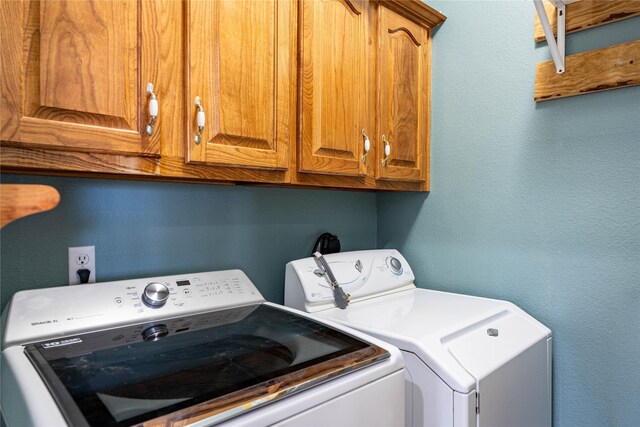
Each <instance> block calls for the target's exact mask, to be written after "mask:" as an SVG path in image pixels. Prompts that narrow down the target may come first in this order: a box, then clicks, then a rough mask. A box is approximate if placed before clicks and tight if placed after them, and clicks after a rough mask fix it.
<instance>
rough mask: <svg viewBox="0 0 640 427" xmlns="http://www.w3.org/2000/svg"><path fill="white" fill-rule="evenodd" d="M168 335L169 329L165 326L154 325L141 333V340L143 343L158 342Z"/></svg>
mask: <svg viewBox="0 0 640 427" xmlns="http://www.w3.org/2000/svg"><path fill="white" fill-rule="evenodd" d="M167 335H169V329H167V326H166V325H154V326H152V327H150V328H147V329H145V330H144V331H142V339H143V340H145V341H158V340H159V339H160V338H164V337H166V336H167Z"/></svg>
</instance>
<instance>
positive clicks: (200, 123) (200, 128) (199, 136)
mask: <svg viewBox="0 0 640 427" xmlns="http://www.w3.org/2000/svg"><path fill="white" fill-rule="evenodd" d="M195 104H196V107H198V114H197V116H196V121H197V122H198V133H197V134H196V136H195V137H194V138H193V140H194V142H195V143H196V144H200V141H201V140H202V131H203V130H204V108H203V107H202V100H201V99H200V97H199V96H196V99H195Z"/></svg>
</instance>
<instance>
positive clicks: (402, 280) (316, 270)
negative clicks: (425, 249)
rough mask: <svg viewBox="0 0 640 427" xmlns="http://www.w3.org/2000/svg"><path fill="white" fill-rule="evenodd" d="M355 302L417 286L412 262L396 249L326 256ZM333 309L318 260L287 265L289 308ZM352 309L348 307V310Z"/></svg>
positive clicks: (331, 296) (304, 259)
mask: <svg viewBox="0 0 640 427" xmlns="http://www.w3.org/2000/svg"><path fill="white" fill-rule="evenodd" d="M324 257H325V259H326V260H327V262H328V263H329V266H330V267H331V270H332V271H333V273H334V275H335V276H336V280H337V281H338V284H339V285H340V286H341V287H342V288H343V289H344V291H345V292H347V293H349V294H350V300H351V303H354V302H357V301H359V300H363V299H369V298H374V297H376V296H379V295H383V294H387V293H390V292H396V291H399V290H404V289H407V288H410V287H414V285H413V281H414V280H415V277H414V275H413V272H412V271H411V267H410V266H409V263H407V261H406V260H405V259H404V257H403V256H402V255H401V254H400V253H399V252H398V251H396V250H394V249H379V250H371V251H357V252H340V253H335V254H328V255H325V256H324ZM327 304H329V305H330V306H333V292H332V289H331V285H330V283H329V279H328V278H327V277H326V274H324V271H323V269H322V268H321V266H319V265H318V264H317V263H316V261H315V259H314V258H303V259H299V260H296V261H291V262H290V263H289V264H287V268H286V275H285V305H287V306H290V307H294V308H298V309H301V310H305V311H318V310H317V309H314V307H315V308H318V307H323V308H327V307H326V305H327ZM347 309H348V308H347Z"/></svg>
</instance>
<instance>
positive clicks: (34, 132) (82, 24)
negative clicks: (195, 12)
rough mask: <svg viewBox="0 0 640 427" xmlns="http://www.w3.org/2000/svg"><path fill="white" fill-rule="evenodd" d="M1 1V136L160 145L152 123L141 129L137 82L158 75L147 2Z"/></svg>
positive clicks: (39, 143)
mask: <svg viewBox="0 0 640 427" xmlns="http://www.w3.org/2000/svg"><path fill="white" fill-rule="evenodd" d="M0 7H1V19H2V21H1V24H2V52H3V58H2V105H1V107H2V131H1V132H2V140H3V141H10V142H12V143H17V144H18V145H20V146H24V147H33V148H45V149H53V150H75V151H88V152H92V153H101V152H102V153H117V154H141V155H154V154H159V151H160V136H159V133H160V132H159V131H158V129H157V126H156V132H155V133H154V135H153V136H149V135H148V134H147V133H146V124H147V121H148V120H149V117H148V103H149V95H148V94H147V93H146V88H145V87H146V84H147V82H152V83H156V82H157V79H158V75H157V66H156V64H157V62H156V57H157V47H156V45H155V43H154V34H153V33H154V30H153V27H152V23H153V22H154V13H155V11H154V4H153V2H148V1H129V0H121V1H115V0H99V1H88V0H87V1H85V0H43V1H31V0H23V1H3V2H2V4H1V5H0ZM141 26H145V28H146V31H144V32H142V33H140V27H141ZM158 96H161V94H158ZM158 124H159V123H158Z"/></svg>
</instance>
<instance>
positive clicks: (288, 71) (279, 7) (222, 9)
mask: <svg viewBox="0 0 640 427" xmlns="http://www.w3.org/2000/svg"><path fill="white" fill-rule="evenodd" d="M187 16H188V19H189V24H188V34H189V35H188V43H189V47H188V58H189V64H188V73H189V81H190V83H189V86H188V87H189V97H188V102H189V105H188V107H187V111H188V112H189V113H188V120H189V127H188V129H189V134H188V139H187V160H188V161H189V162H197V163H207V164H216V165H223V166H240V167H249V168H259V169H286V168H287V165H288V161H289V159H288V153H289V152H288V144H289V143H290V139H291V138H293V135H294V134H295V133H294V130H295V19H296V15H295V3H293V2H292V1H288V0H252V1H237V0H217V1H202V0H191V1H189V2H188V15H187ZM196 97H199V98H200V100H201V104H202V109H203V111H204V117H205V124H204V128H203V130H202V133H201V137H200V141H199V142H197V141H196V139H195V135H196V134H198V132H199V129H198V124H197V112H198V110H199V108H198V107H196V105H195V103H194V102H195V98H196Z"/></svg>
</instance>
